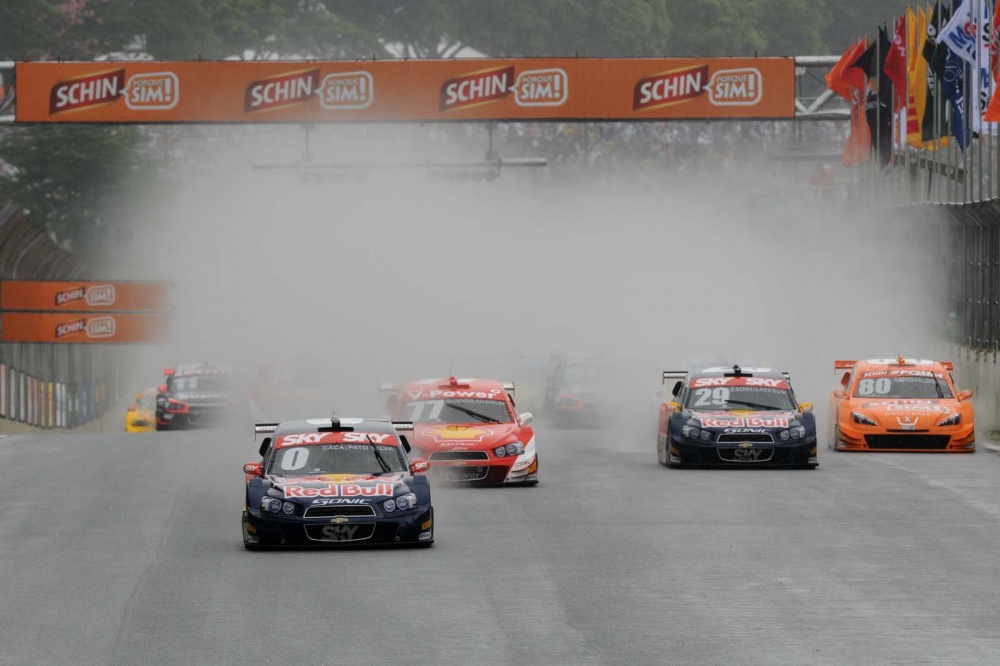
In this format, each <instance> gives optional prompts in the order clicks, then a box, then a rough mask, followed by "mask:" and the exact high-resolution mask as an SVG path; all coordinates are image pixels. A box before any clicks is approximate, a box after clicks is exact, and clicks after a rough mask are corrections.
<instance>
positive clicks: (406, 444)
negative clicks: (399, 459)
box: [399, 435, 413, 453]
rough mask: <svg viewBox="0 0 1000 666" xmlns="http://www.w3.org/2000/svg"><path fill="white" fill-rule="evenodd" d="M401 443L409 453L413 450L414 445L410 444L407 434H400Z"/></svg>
mask: <svg viewBox="0 0 1000 666" xmlns="http://www.w3.org/2000/svg"><path fill="white" fill-rule="evenodd" d="M399 443H400V444H402V445H403V450H404V451H406V452H407V453H409V452H410V451H412V450H413V447H412V446H410V442H409V440H408V439H406V435H400V436H399Z"/></svg>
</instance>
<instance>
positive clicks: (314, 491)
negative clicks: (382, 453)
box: [267, 472, 411, 502]
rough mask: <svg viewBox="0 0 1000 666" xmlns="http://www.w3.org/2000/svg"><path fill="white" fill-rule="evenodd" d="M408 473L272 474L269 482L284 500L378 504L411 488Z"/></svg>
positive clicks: (274, 493) (276, 493)
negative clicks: (343, 499) (325, 499)
mask: <svg viewBox="0 0 1000 666" xmlns="http://www.w3.org/2000/svg"><path fill="white" fill-rule="evenodd" d="M410 478H411V477H410V476H409V475H408V474H406V473H405V472H394V473H390V474H313V475H309V476H280V475H276V474H272V475H269V476H268V477H267V482H268V483H269V485H270V486H271V488H273V489H274V490H275V491H277V492H271V493H269V494H271V495H273V496H277V497H284V498H285V499H318V498H321V497H353V498H357V499H360V500H364V501H366V502H376V501H380V500H384V499H387V498H389V497H392V496H393V495H395V494H400V493H405V492H407V491H408V490H409V489H410V486H409V483H408V481H409V479H410Z"/></svg>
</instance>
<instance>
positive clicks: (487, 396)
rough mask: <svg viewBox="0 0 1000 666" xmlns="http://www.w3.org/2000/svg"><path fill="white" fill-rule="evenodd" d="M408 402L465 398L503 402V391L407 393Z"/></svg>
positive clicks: (498, 389) (441, 390)
mask: <svg viewBox="0 0 1000 666" xmlns="http://www.w3.org/2000/svg"><path fill="white" fill-rule="evenodd" d="M406 395H407V396H408V397H409V398H410V400H433V399H438V400H440V399H447V398H465V399H478V400H503V399H504V397H503V396H504V390H503V389H500V388H492V389H490V390H489V391H472V390H462V389H427V390H422V391H407V392H406Z"/></svg>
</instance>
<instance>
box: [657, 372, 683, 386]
mask: <svg viewBox="0 0 1000 666" xmlns="http://www.w3.org/2000/svg"><path fill="white" fill-rule="evenodd" d="M687 376H688V373H687V370H664V371H663V377H661V378H660V383H661V384H666V383H667V380H668V379H684V378H685V377H687Z"/></svg>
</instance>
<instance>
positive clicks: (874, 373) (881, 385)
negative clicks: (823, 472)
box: [829, 356, 976, 453]
mask: <svg viewBox="0 0 1000 666" xmlns="http://www.w3.org/2000/svg"><path fill="white" fill-rule="evenodd" d="M834 368H835V369H837V370H845V372H844V375H843V377H841V380H840V385H841V388H838V389H837V390H836V391H833V393H832V394H831V395H830V439H829V445H830V448H831V449H836V450H838V451H920V452H923V451H927V452H941V453H944V452H949V453H972V452H974V451H975V450H976V431H975V421H974V416H973V411H972V403H971V402H969V398H971V397H972V391H962V392H959V391H958V390H957V389H956V388H955V382H954V380H953V379H952V376H951V371H952V364H951V363H949V362H944V361H928V360H923V359H912V358H903V357H902V356H900V357H898V358H895V359H892V358H885V359H871V360H868V361H834Z"/></svg>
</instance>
